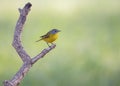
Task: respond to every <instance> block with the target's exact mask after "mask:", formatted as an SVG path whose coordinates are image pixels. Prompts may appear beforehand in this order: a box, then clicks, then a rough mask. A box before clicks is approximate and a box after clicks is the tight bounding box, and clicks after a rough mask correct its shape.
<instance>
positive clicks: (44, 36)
mask: <svg viewBox="0 0 120 86" xmlns="http://www.w3.org/2000/svg"><path fill="white" fill-rule="evenodd" d="M49 35H50V33H49V32H48V33H47V34H45V35H43V36H40V37H41V38H42V39H44V38H49Z"/></svg>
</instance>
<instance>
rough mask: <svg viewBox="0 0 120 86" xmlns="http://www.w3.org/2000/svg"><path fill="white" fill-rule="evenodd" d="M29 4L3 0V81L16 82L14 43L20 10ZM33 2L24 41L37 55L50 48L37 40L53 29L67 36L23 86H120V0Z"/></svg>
mask: <svg viewBox="0 0 120 86" xmlns="http://www.w3.org/2000/svg"><path fill="white" fill-rule="evenodd" d="M27 1H28V0H27ZM27 1H16V0H12V1H7V0H1V3H0V6H1V8H0V39H1V41H0V82H2V81H4V80H6V79H10V78H12V76H13V75H14V74H15V73H16V71H17V70H18V69H19V67H20V66H21V65H22V61H21V60H20V58H19V56H18V55H17V53H16V52H15V50H14V48H13V47H12V46H11V43H12V40H13V33H14V28H15V24H16V21H17V19H18V17H19V13H18V10H17V8H19V7H23V6H24V4H25V3H26V2H27ZM30 2H31V3H32V4H33V6H32V8H31V11H30V13H29V15H28V17H27V21H26V24H25V26H24V30H23V33H22V37H21V38H22V43H23V46H24V48H25V50H27V52H28V53H29V54H30V55H31V56H32V57H34V56H35V55H36V54H38V53H39V52H40V51H41V50H42V49H44V48H46V47H47V45H46V43H45V42H42V41H41V42H39V43H36V42H35V41H36V40H38V39H39V36H40V35H43V34H44V33H46V32H47V31H49V30H50V29H52V28H57V29H60V30H61V31H62V32H61V33H60V36H59V39H58V40H57V41H56V42H55V43H56V44H57V47H56V48H55V49H54V50H53V51H51V52H50V53H48V54H47V55H46V56H45V57H44V58H43V59H41V60H40V61H39V62H37V63H36V64H35V65H34V66H33V67H32V69H31V70H30V72H29V73H28V74H27V76H26V77H25V79H24V80H23V81H22V83H21V86H120V68H119V65H120V62H119V61H120V40H119V37H120V10H119V9H120V1H119V0H43V1H40V0H35V1H33V0H30ZM0 86H2V83H1V85H0Z"/></svg>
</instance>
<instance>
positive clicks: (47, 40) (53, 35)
mask: <svg viewBox="0 0 120 86" xmlns="http://www.w3.org/2000/svg"><path fill="white" fill-rule="evenodd" d="M57 38H58V34H51V35H50V36H49V38H44V39H43V40H44V41H46V42H47V43H52V42H53V41H55V40H56V39H57Z"/></svg>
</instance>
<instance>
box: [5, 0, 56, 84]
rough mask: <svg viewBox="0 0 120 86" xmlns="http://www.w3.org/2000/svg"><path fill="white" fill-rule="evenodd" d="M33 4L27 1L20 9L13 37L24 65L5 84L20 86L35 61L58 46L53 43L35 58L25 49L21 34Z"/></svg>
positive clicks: (14, 45) (14, 44)
mask: <svg viewBox="0 0 120 86" xmlns="http://www.w3.org/2000/svg"><path fill="white" fill-rule="evenodd" d="M31 6H32V4H31V3H29V2H28V3H27V4H26V5H25V6H24V8H23V9H19V12H20V17H19V19H18V21H17V23H16V27H15V32H14V38H13V43H12V45H13V47H14V48H15V50H16V52H17V53H18V55H19V56H20V58H21V60H22V61H23V65H22V66H21V68H20V69H19V70H18V72H17V73H16V74H15V75H14V76H13V78H12V79H10V80H5V81H4V82H3V84H4V86H18V85H19V84H20V82H21V81H22V80H23V78H24V76H25V75H26V74H27V73H28V71H29V69H30V68H31V67H32V65H33V64H34V63H36V62H37V61H38V60H39V59H40V58H42V57H44V56H45V55H46V54H47V53H48V52H49V51H51V50H52V49H54V48H55V47H56V45H55V44H52V45H51V46H50V47H48V48H46V49H44V50H42V52H40V53H39V54H38V55H36V56H35V57H34V58H31V57H30V56H29V55H28V54H27V52H26V51H25V50H24V47H23V46H22V44H21V39H20V35H21V33H22V30H23V26H24V24H25V21H26V17H27V15H28V13H29V11H30V8H31Z"/></svg>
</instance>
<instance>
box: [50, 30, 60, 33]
mask: <svg viewBox="0 0 120 86" xmlns="http://www.w3.org/2000/svg"><path fill="white" fill-rule="evenodd" d="M58 32H60V30H58V29H52V30H51V31H50V33H51V34H56V33H58Z"/></svg>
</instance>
